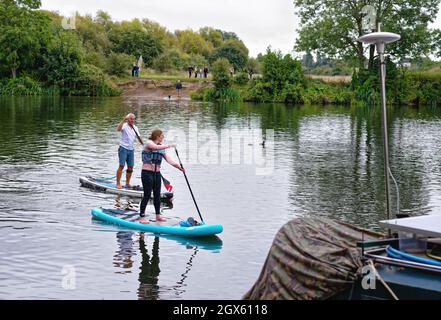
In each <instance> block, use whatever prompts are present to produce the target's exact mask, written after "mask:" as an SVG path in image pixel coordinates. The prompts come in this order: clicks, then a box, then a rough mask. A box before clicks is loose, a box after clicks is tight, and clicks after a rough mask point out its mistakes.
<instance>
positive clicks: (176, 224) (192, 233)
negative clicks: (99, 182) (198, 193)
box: [91, 208, 223, 237]
mask: <svg viewBox="0 0 441 320" xmlns="http://www.w3.org/2000/svg"><path fill="white" fill-rule="evenodd" d="M91 214H92V216H93V217H94V218H95V219H98V220H100V221H104V222H107V223H111V224H115V225H118V226H121V227H125V228H128V229H135V230H139V231H145V232H151V233H158V234H170V235H176V236H182V237H207V236H212V235H215V234H219V233H221V232H222V231H223V227H222V226H221V225H220V224H205V223H203V224H200V225H197V226H191V227H183V226H181V225H180V222H181V221H182V220H184V219H181V218H178V217H166V218H167V221H165V222H155V221H154V220H150V223H149V224H142V223H139V213H138V212H134V211H124V210H119V209H104V208H94V209H92V211H91Z"/></svg>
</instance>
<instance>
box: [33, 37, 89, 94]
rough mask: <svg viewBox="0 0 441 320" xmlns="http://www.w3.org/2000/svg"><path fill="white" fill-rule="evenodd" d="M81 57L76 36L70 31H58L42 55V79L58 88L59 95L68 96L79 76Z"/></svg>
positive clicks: (81, 53)
mask: <svg viewBox="0 0 441 320" xmlns="http://www.w3.org/2000/svg"><path fill="white" fill-rule="evenodd" d="M83 55H84V51H83V48H82V46H81V42H80V40H79V39H78V36H77V34H76V33H73V32H71V31H70V30H62V29H58V30H57V32H56V34H55V36H54V37H53V38H52V41H51V42H50V43H49V44H48V46H47V48H46V49H45V51H44V52H43V55H42V58H43V61H44V63H43V64H42V67H41V69H40V74H41V77H42V79H43V80H44V81H46V82H47V83H48V84H50V85H55V86H57V87H59V88H60V92H61V94H63V95H67V94H69V91H70V89H71V88H73V87H75V83H76V82H77V79H78V77H79V75H80V70H81V64H82V62H83Z"/></svg>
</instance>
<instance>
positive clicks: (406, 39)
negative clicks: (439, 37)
mask: <svg viewBox="0 0 441 320" xmlns="http://www.w3.org/2000/svg"><path fill="white" fill-rule="evenodd" d="M439 4H440V0H418V1H416V0H412V1H398V0H384V1H365V0H354V1H328V0H317V1H311V0H294V5H295V7H296V8H297V9H298V15H299V17H300V23H301V27H300V30H299V37H298V39H297V40H296V49H297V50H298V51H308V50H309V51H313V52H314V51H315V52H317V51H320V52H322V53H324V54H325V55H327V56H329V57H340V58H346V59H347V60H348V61H354V62H355V61H358V66H359V67H362V66H363V64H364V60H365V58H364V48H363V45H362V44H361V43H358V42H357V41H356V39H357V38H358V37H360V36H362V35H363V33H365V32H371V30H363V28H362V25H361V24H362V21H363V20H364V19H365V18H366V13H365V11H363V7H365V6H366V5H371V6H373V7H374V8H375V10H376V19H375V21H374V24H375V23H381V25H382V30H383V31H389V32H396V33H398V34H401V40H400V41H399V42H396V43H393V44H390V45H389V46H388V52H390V53H392V54H393V55H394V56H397V57H399V58H404V57H406V56H410V57H419V56H422V55H425V54H429V53H431V48H432V46H431V44H432V40H433V39H434V37H433V35H434V31H432V30H431V29H430V28H429V26H430V23H432V22H434V20H435V18H436V16H437V12H438V10H439ZM372 59H373V55H371V57H370V60H371V61H370V62H372Z"/></svg>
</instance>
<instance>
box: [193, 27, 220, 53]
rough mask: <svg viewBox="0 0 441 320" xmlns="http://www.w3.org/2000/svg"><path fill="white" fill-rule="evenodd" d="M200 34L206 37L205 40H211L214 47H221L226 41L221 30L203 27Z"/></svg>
mask: <svg viewBox="0 0 441 320" xmlns="http://www.w3.org/2000/svg"><path fill="white" fill-rule="evenodd" d="M199 34H200V35H201V36H202V38H204V39H205V41H208V42H210V43H211V44H212V45H213V47H214V48H219V47H220V46H221V45H222V44H223V43H224V37H223V35H222V32H221V31H220V30H216V29H214V28H210V27H203V28H200V29H199Z"/></svg>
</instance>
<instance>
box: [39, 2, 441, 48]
mask: <svg viewBox="0 0 441 320" xmlns="http://www.w3.org/2000/svg"><path fill="white" fill-rule="evenodd" d="M60 2H61V3H60ZM42 4H43V5H42V8H43V9H46V10H51V11H58V12H60V13H61V14H63V15H69V14H70V13H71V12H74V11H78V12H80V13H81V14H85V13H89V14H92V15H95V13H96V12H97V11H98V10H104V11H106V12H108V13H109V14H110V15H111V17H112V19H114V20H131V19H132V18H148V19H150V20H154V21H156V22H158V23H160V24H161V25H163V26H165V27H166V28H167V29H168V30H170V31H174V30H176V29H187V28H191V29H194V30H198V29H199V28H200V27H204V26H210V27H214V28H219V29H222V30H225V31H233V32H235V33H236V34H237V35H238V36H239V38H241V39H242V40H243V41H244V42H245V45H246V46H247V47H248V48H249V49H250V55H252V56H256V55H257V54H258V53H260V52H264V51H265V50H266V48H267V47H268V46H269V45H271V46H272V48H273V49H280V50H282V52H284V53H289V52H291V51H292V48H293V46H294V42H295V38H296V29H297V28H298V23H299V19H298V18H297V17H296V16H295V7H294V4H293V1H292V0H62V1H61V0H42ZM435 26H436V27H438V28H439V27H441V17H440V15H438V19H437V21H436V23H435Z"/></svg>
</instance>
